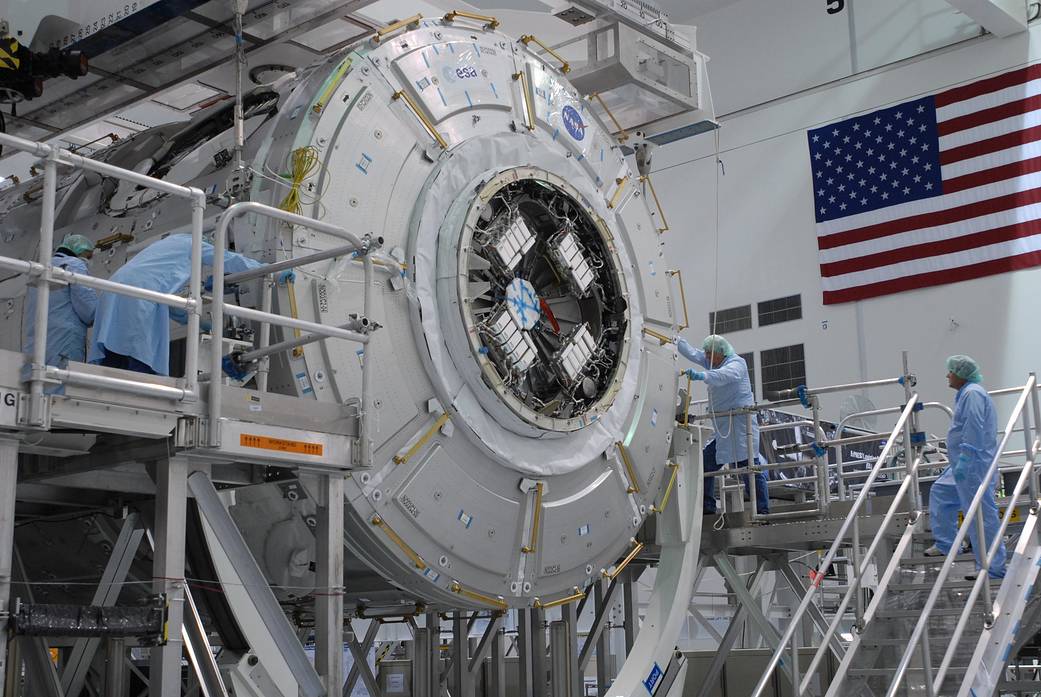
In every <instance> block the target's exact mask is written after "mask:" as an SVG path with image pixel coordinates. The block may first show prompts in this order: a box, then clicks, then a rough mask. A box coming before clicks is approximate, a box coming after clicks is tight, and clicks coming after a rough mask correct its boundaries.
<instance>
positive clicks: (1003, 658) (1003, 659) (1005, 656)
mask: <svg viewBox="0 0 1041 697" xmlns="http://www.w3.org/2000/svg"><path fill="white" fill-rule="evenodd" d="M1010 653H1012V644H1009V645H1008V646H1006V647H1005V650H1004V651H1003V652H1002V654H1001V662H1002V663H1004V662H1006V661H1007V660H1008V655H1009V654H1010Z"/></svg>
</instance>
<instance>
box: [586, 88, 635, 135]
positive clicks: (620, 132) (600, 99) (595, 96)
mask: <svg viewBox="0 0 1041 697" xmlns="http://www.w3.org/2000/svg"><path fill="white" fill-rule="evenodd" d="M589 98H590V99H595V100H596V101H598V102H600V108H601V109H603V110H604V111H605V112H607V117H608V118H609V119H611V121H612V122H613V123H614V126H615V128H617V129H618V140H620V141H623V142H624V141H626V140H629V133H628V131H626V130H625V129H624V128H623V127H622V124H620V123H619V122H618V119H616V118H615V117H614V114H612V113H611V110H610V109H608V108H607V102H605V101H604V98H603V97H601V96H600V93H599V92H593V94H591V95H589Z"/></svg>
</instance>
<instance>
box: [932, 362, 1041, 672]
mask: <svg viewBox="0 0 1041 697" xmlns="http://www.w3.org/2000/svg"><path fill="white" fill-rule="evenodd" d="M1031 380H1033V381H1035V382H1036V378H1035V377H1034V375H1033V373H1031ZM1025 391H1029V392H1032V393H1033V397H1034V402H1035V407H1034V420H1035V430H1036V428H1037V423H1036V422H1037V416H1038V414H1037V406H1036V402H1037V392H1036V391H1034V390H1030V389H1029V388H1027V389H1026V390H1025ZM1023 434H1024V439H1025V441H1026V446H1027V447H1026V451H1027V452H1026V461H1025V462H1024V463H1023V467H1022V468H1021V470H1020V473H1019V478H1018V479H1017V480H1016V486H1015V487H1014V488H1013V490H1012V496H1011V497H1010V498H1009V503H1008V507H1007V508H1006V510H1005V515H1003V516H1002V517H1001V527H999V528H998V532H997V534H996V535H995V536H994V541H993V542H992V543H991V544H990V547H989V548H988V549H987V554H986V556H985V557H984V560H983V562H984V563H983V569H989V568H990V563H991V562H992V561H993V560H994V555H995V554H997V552H998V545H1002V544H1005V542H1004V540H1003V539H1002V538H1003V537H1004V534H1005V530H1006V529H1007V528H1008V524H1009V523H1010V522H1011V521H1012V515H1013V514H1014V513H1015V510H1016V503H1017V502H1018V501H1019V496H1020V494H1022V493H1023V489H1024V488H1028V489H1030V512H1031V513H1037V511H1038V504H1039V501H1038V497H1037V490H1036V484H1035V482H1036V480H1035V479H1034V477H1033V472H1034V464H1035V463H1036V461H1037V453H1038V450H1039V449H1041V439H1039V438H1033V439H1032V438H1031V434H1030V421H1029V411H1028V410H1027V408H1026V406H1024V408H1023ZM1000 457H1001V452H1000V451H999V452H998V459H1000ZM976 526H977V529H979V528H980V521H978V520H977V522H976ZM986 577H987V574H985V573H983V570H981V571H980V573H979V574H978V575H977V577H976V582H975V583H974V584H973V585H972V590H971V591H970V592H969V599H968V600H967V601H966V603H965V609H964V610H962V613H961V615H959V617H958V624H957V625H956V626H955V628H954V634H953V635H952V636H951V640H950V643H949V644H948V646H947V650H946V651H945V652H944V655H943V661H942V662H941V663H940V668H939V670H938V671H937V672H936V678H935V680H934V683H933V687H934V689H935V690H936V691H939V689H940V686H941V685H943V679H944V677H946V675H947V670H948V669H949V668H950V666H951V661H953V660H954V652H955V648H956V647H957V646H958V642H959V641H960V640H961V635H962V633H963V632H964V631H965V626H966V625H967V624H968V622H969V617H970V616H971V615H972V608H973V606H974V605H975V604H976V598H977V597H978V596H979V594H980V590H982V588H983V584H984V583H987V578H986ZM987 614H988V617H991V618H992V617H993V614H994V611H993V606H992V607H989V608H987Z"/></svg>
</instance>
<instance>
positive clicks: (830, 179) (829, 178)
mask: <svg viewBox="0 0 1041 697" xmlns="http://www.w3.org/2000/svg"><path fill="white" fill-rule="evenodd" d="M834 183H835V179H834V178H833V177H828V186H831V185H832V184H834Z"/></svg>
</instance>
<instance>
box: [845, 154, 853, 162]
mask: <svg viewBox="0 0 1041 697" xmlns="http://www.w3.org/2000/svg"><path fill="white" fill-rule="evenodd" d="M852 160H853V156H852V155H850V154H849V153H846V162H850V161H852Z"/></svg>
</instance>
